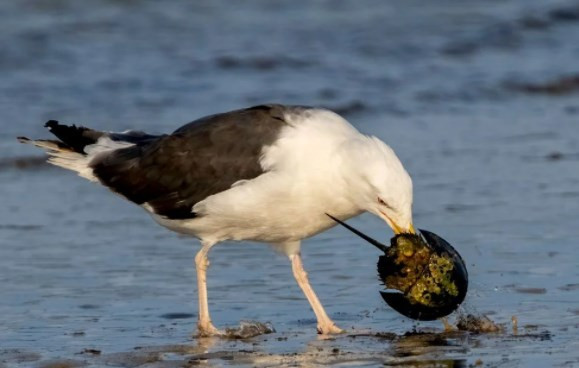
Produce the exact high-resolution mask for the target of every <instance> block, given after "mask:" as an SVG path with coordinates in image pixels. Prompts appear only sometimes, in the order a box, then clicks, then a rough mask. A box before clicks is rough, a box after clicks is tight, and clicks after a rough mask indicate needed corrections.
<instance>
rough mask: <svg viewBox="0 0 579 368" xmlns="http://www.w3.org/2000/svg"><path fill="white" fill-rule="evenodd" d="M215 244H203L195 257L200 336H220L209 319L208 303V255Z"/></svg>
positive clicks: (219, 332)
mask: <svg viewBox="0 0 579 368" xmlns="http://www.w3.org/2000/svg"><path fill="white" fill-rule="evenodd" d="M212 246H213V244H203V247H202V248H201V250H200V251H199V252H198V253H197V255H196V256H195V266H196V269H197V289H198V294H199V321H198V322H197V328H198V329H199V336H214V335H220V334H221V331H219V330H218V329H217V328H215V326H213V323H211V318H210V317H209V303H208V301H207V268H209V260H208V259H207V253H209V249H211V247H212Z"/></svg>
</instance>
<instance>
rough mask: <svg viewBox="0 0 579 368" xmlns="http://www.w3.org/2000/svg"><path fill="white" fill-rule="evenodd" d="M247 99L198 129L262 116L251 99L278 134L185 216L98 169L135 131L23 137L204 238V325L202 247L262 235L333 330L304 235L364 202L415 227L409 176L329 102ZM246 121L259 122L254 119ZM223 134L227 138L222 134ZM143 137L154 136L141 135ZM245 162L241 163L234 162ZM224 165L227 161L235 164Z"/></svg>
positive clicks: (203, 321) (208, 329)
mask: <svg viewBox="0 0 579 368" xmlns="http://www.w3.org/2000/svg"><path fill="white" fill-rule="evenodd" d="M252 109H253V110H252ZM252 109H247V110H238V111H234V112H231V113H227V115H226V114H224V115H216V116H214V117H209V118H206V120H207V119H208V120H209V122H208V123H205V127H204V128H203V129H209V130H210V132H211V134H214V135H215V139H216V140H219V136H218V135H216V134H217V133H216V132H218V129H217V127H218V126H219V124H221V125H223V124H224V122H225V121H226V120H227V119H230V118H232V119H235V117H236V116H238V117H239V119H241V118H244V119H258V117H259V119H262V120H263V119H265V118H264V117H263V115H256V117H255V118H253V115H247V114H250V113H251V114H254V112H253V111H254V110H256V109H258V110H259V111H260V114H262V110H263V111H265V113H266V114H267V115H265V116H266V117H267V118H268V119H269V118H275V119H276V120H280V121H283V124H281V125H280V127H279V129H278V130H277V131H276V134H275V139H273V140H271V141H270V142H268V144H263V145H262V146H261V150H260V152H259V154H258V156H257V157H256V159H258V162H259V167H260V168H261V173H260V174H259V175H256V176H255V177H240V178H239V179H238V180H235V182H233V183H231V184H230V185H228V186H227V187H226V188H224V190H220V191H217V192H215V193H212V194H211V195H208V196H206V197H205V198H203V199H202V200H200V201H198V202H196V203H194V204H193V205H192V207H191V208H190V211H191V213H193V214H194V216H191V217H189V218H183V217H186V216H179V217H180V218H171V216H167V215H166V212H161V211H160V210H159V206H158V205H157V203H156V202H154V201H153V200H151V201H144V202H143V203H139V202H138V201H136V200H134V199H132V198H131V193H125V192H122V190H118V189H117V187H115V185H114V183H112V182H111V181H107V179H106V178H104V177H102V175H101V176H99V175H100V174H99V173H100V172H99V171H97V169H98V166H97V165H99V164H100V162H106V161H107V155H111V152H113V153H114V152H115V151H116V150H119V149H120V150H122V149H124V148H128V147H131V146H132V145H137V146H138V145H144V144H145V143H142V142H139V141H138V140H137V141H134V140H133V141H130V142H126V141H124V140H123V139H119V138H118V137H117V139H115V140H113V139H111V138H110V137H109V136H107V135H102V136H100V137H98V138H97V139H96V140H95V142H94V143H93V144H89V145H86V146H85V147H84V148H83V152H80V153H78V152H73V151H67V150H63V149H62V147H58V146H50V145H47V143H46V142H49V141H27V142H33V143H35V144H36V145H38V146H40V147H43V148H46V149H48V150H49V154H51V155H52V158H51V159H50V160H49V162H51V163H53V164H56V165H58V166H62V167H65V168H68V169H71V170H74V171H77V172H78V173H79V174H80V175H81V176H83V177H85V178H87V179H89V180H99V181H101V183H103V184H105V185H107V186H109V187H111V188H112V189H113V190H115V191H118V192H120V193H121V194H123V195H125V196H126V197H127V198H129V199H131V200H133V201H135V202H137V203H139V204H140V205H141V206H142V207H143V208H145V209H146V210H147V211H148V212H149V213H150V214H151V215H152V216H153V218H154V219H155V220H156V221H157V222H158V223H160V224H161V225H163V226H165V227H167V228H169V229H171V230H173V231H177V232H180V233H184V234H190V235H194V236H196V237H197V238H199V239H200V240H201V243H202V245H203V247H202V249H201V250H200V251H199V253H198V255H197V257H196V264H197V273H198V286H199V312H200V315H199V329H200V333H201V334H207V335H210V334H219V333H220V332H219V330H217V329H216V328H215V327H214V326H213V324H212V323H211V320H210V317H209V308H208V303H207V291H206V269H207V267H208V261H207V253H208V252H209V249H210V248H211V247H212V246H214V245H215V244H217V243H218V242H221V241H224V240H253V241H260V242H265V243H269V244H271V245H273V246H275V248H276V249H278V250H280V251H282V252H284V253H285V254H287V255H288V257H289V258H290V260H291V262H292V269H293V271H294V275H295V277H296V279H297V281H298V283H299V285H300V286H301V288H302V290H303V291H304V293H305V294H306V297H307V298H308V300H309V301H310V304H311V305H312V308H313V310H314V312H315V314H316V316H317V318H318V330H319V332H321V333H335V332H339V331H340V329H338V328H337V327H336V326H335V325H334V323H333V322H332V321H331V319H330V318H329V317H328V316H327V315H326V313H325V311H324V309H323V307H322V306H321V303H320V302H319V300H318V299H317V297H316V295H315V294H314V292H313V289H312V288H311V287H310V285H309V282H308V280H307V276H306V273H305V271H304V270H303V266H302V263H301V257H300V246H301V240H303V239H305V238H308V237H311V236H313V235H315V234H318V233H320V232H322V231H324V230H326V229H328V228H330V227H332V226H334V225H335V222H334V221H333V220H331V219H330V218H329V217H328V216H327V215H326V214H331V215H332V216H334V217H336V218H340V219H347V218H350V217H353V216H356V215H358V214H360V213H362V212H364V211H368V212H371V213H373V214H375V215H377V216H379V217H381V218H382V219H384V220H385V221H386V222H387V223H388V224H389V225H390V227H392V229H393V230H394V231H395V232H396V233H399V232H403V231H404V232H414V228H413V226H412V182H411V179H410V176H409V175H408V173H407V172H406V170H405V169H404V167H403V166H402V164H401V163H400V161H399V159H398V158H397V157H396V155H395V153H394V152H393V150H392V149H391V148H390V147H389V146H387V145H386V144H385V143H384V142H382V141H381V140H379V139H378V138H376V137H372V136H366V135H363V134H361V133H360V132H358V130H356V129H355V128H354V127H353V126H352V125H350V124H349V123H348V122H347V121H346V120H345V119H344V118H342V117H341V116H339V115H338V114H336V113H334V112H331V111H329V110H325V109H315V108H298V107H286V106H281V105H270V106H263V107H261V106H260V107H255V108H252ZM268 109H269V110H268ZM235 114H238V115H235ZM243 114H245V115H243ZM248 116H249V117H248ZM211 119H213V120H211ZM200 121H203V120H200ZM253 123H255V124H258V123H259V124H265V123H263V122H257V121H253ZM211 124H213V126H215V127H216V128H215V129H214V130H211V129H212V126H211ZM269 124H271V123H269ZM196 127H197V128H196ZM199 127H201V125H200V124H199V123H198V124H197V125H195V124H193V125H192V126H191V127H187V129H189V130H191V131H193V130H194V129H198V130H199V129H201V128H199ZM83 129H84V128H83ZM220 129H221V128H220ZM255 129H257V128H255ZM53 132H54V131H53ZM177 132H178V131H177ZM83 134H86V133H83ZM174 134H176V133H174ZM221 134H223V137H224V139H225V137H226V136H225V134H224V133H221ZM248 134H249V133H248ZM57 136H58V134H57ZM111 137H112V136H111ZM113 138H114V137H113ZM244 138H245V137H238V139H239V141H237V142H233V141H232V142H231V143H230V144H231V145H234V144H235V145H243V144H244V141H243V140H244ZM252 138H254V139H255V138H256V137H255V136H254V137H252ZM61 139H62V138H61ZM159 139H163V138H162V137H161V138H159ZM192 139H193V138H191V140H192ZM195 139H196V138H195ZM127 140H128V139H127ZM63 141H64V143H67V142H66V140H64V139H63ZM146 144H151V143H149V141H147V142H146ZM139 147H140V146H139ZM193 151H194V150H193ZM183 152H184V153H183V155H187V154H188V155H190V156H185V157H180V158H179V159H181V160H187V159H191V160H194V159H195V156H194V152H190V151H185V150H184V151H183ZM159 154H161V153H159ZM216 154H217V153H216ZM111 157H114V156H111ZM131 157H132V156H131ZM138 158H139V157H137V158H134V157H133V158H132V159H133V160H135V159H138ZM168 159H171V158H168ZM135 162H136V161H135ZM232 162H233V161H232ZM244 164H247V163H244V162H242V161H239V162H237V163H232V165H244ZM131 165H134V163H131ZM224 167H225V168H224V169H223V170H227V166H226V165H225V166H224ZM93 169H94V170H95V171H94V172H93ZM230 169H232V170H233V167H230ZM143 170H144V169H143ZM155 170H162V169H159V168H155ZM225 172H226V171H224V173H225ZM115 175H121V178H120V179H116V180H117V181H119V180H122V173H120V174H119V173H116V174H115ZM160 180H162V179H160ZM155 198H156V197H155ZM187 200H188V197H182V198H181V199H180V202H179V199H176V200H175V204H174V205H175V206H179V205H183V203H187V202H186V201H187Z"/></svg>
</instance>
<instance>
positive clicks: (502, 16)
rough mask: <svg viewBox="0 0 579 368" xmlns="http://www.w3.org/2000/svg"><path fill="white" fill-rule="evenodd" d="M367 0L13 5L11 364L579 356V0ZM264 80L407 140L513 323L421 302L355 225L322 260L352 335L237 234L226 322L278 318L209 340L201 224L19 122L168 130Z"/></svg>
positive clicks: (485, 362) (5, 160)
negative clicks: (68, 165) (382, 266)
mask: <svg viewBox="0 0 579 368" xmlns="http://www.w3.org/2000/svg"><path fill="white" fill-rule="evenodd" d="M356 4H357V3H354V2H352V3H334V2H325V1H320V2H314V3H310V2H305V1H304V2H300V1H297V2H296V1H292V2H280V3H277V4H276V5H275V6H274V5H272V4H270V3H269V2H266V1H256V2H254V3H252V4H250V5H243V6H242V5H236V6H232V5H230V3H229V2H225V1H212V2H194V3H190V2H186V1H174V2H171V3H170V4H169V3H167V4H163V5H161V4H160V3H158V2H152V1H141V0H137V1H131V2H124V1H104V0H95V1H93V2H90V3H85V2H83V4H80V3H78V2H74V1H67V0H64V1H56V2H50V1H41V0H37V1H22V2H2V3H1V4H0V17H1V18H2V22H0V44H1V46H2V50H3V53H2V57H1V58H0V73H2V74H1V75H2V83H0V94H1V96H2V98H1V99H0V108H1V111H2V120H1V121H2V122H1V123H0V124H1V127H2V129H1V130H0V152H1V155H0V193H1V197H0V198H1V199H2V206H0V367H4V366H5V367H73V366H80V367H100V366H105V365H106V366H112V367H187V366H197V365H207V366H264V367H265V366H280V367H283V366H292V365H293V366H324V365H326V366H346V365H348V366H384V365H386V366H414V367H441V366H442V367H469V366H490V367H546V366H559V367H574V366H578V365H579V355H578V354H577V351H579V338H578V337H579V309H578V305H579V293H578V292H577V291H578V290H579V286H578V285H579V284H578V282H577V280H579V268H578V267H577V260H578V259H579V255H578V249H579V248H578V247H577V239H579V228H578V227H577V214H578V213H579V201H578V199H579V190H578V189H577V188H578V185H579V127H578V125H577V121H578V118H579V102H578V101H579V100H578V99H577V96H578V95H577V93H578V92H577V83H576V76H577V75H578V73H579V68H578V66H577V62H576V61H577V60H579V49H578V48H577V44H579V17H577V16H576V15H577V14H579V10H578V9H579V4H578V3H577V2H575V1H559V0H557V1H551V2H548V3H547V2H544V1H538V0H524V1H523V0H513V1H508V2H493V3H489V2H486V1H471V2H469V3H468V4H461V5H457V3H456V2H451V1H442V2H437V3H436V4H435V3H428V4H426V3H421V4H418V3H416V4H414V3H412V2H389V3H383V2H372V3H371V4H370V5H368V6H366V7H361V6H358V5H356ZM263 102H283V103H290V104H311V105H322V106H328V107H332V108H334V109H335V110H337V111H339V112H341V113H343V114H344V115H345V116H346V117H347V118H348V119H349V120H350V121H352V122H353V123H354V124H355V125H356V126H357V127H359V128H360V129H361V130H363V131H365V132H367V133H370V134H374V135H377V136H379V137H381V138H383V139H384V140H385V141H387V142H388V143H390V144H391V146H392V147H393V148H394V149H395V151H396V152H397V153H398V155H399V156H400V158H401V160H402V161H403V162H404V164H405V166H406V167H407V168H408V170H409V172H410V174H411V175H412V177H413V179H414V190H415V201H414V203H415V205H414V217H415V224H416V225H417V227H419V228H423V229H426V230H431V231H434V232H436V233H437V234H440V235H441V236H443V237H444V238H445V239H447V240H449V241H450V242H451V243H452V244H453V245H454V246H455V247H456V248H457V250H458V251H459V252H460V253H461V255H462V256H463V258H464V259H465V260H466V262H467V266H468V268H469V278H470V281H471V285H470V288H469V295H468V296H467V301H466V303H465V305H464V308H463V310H462V311H461V313H463V314H465V315H466V314H469V313H470V314H474V315H477V316H478V315H483V314H484V315H487V316H488V317H489V318H490V319H492V320H493V321H495V322H496V323H498V324H500V325H503V326H504V327H503V329H502V330H501V331H500V332H495V333H476V332H471V331H453V332H446V333H445V332H444V327H443V325H442V324H441V323H440V322H428V323H425V322H424V323H416V322H414V321H411V320H408V319H405V318H404V317H402V316H400V315H398V314H397V313H395V312H394V311H392V310H391V309H389V308H387V306H386V305H385V304H384V302H383V301H382V299H381V297H380V295H379V291H380V290H381V285H380V284H379V282H378V279H377V274H376V270H375V267H376V262H377V259H378V254H377V252H376V251H375V250H374V249H372V247H371V246H369V245H367V244H363V243H361V242H360V241H359V240H358V239H356V238H354V237H353V236H352V235H351V234H349V233H347V232H346V231H344V230H342V229H338V228H335V229H332V230H330V231H328V232H326V233H323V234H320V235H319V236H317V237H315V238H313V239H310V240H307V241H306V242H305V244H304V246H303V254H304V263H305V267H306V269H307V270H308V272H309V275H310V277H311V282H312V285H313V286H314V288H315V289H316V291H317V292H318V294H319V296H320V299H321V300H322V302H323V303H324V305H325V306H326V308H327V310H328V313H329V314H330V315H331V316H332V317H333V318H334V319H335V321H336V323H337V324H338V325H339V326H341V327H342V328H345V329H346V330H347V331H348V334H346V335H342V336H337V337H332V338H328V339H323V338H321V337H319V336H318V335H316V333H315V320H314V316H313V313H312V312H311V311H310V309H309V307H308V304H307V301H306V300H305V298H304V297H303V295H302V294H301V291H300V290H299V288H298V287H297V285H296V284H295V282H294V280H293V279H292V274H291V269H290V266H289V263H288V262H287V260H286V259H285V258H284V257H282V256H280V255H277V254H276V253H274V252H273V251H272V250H271V249H268V247H267V246H263V245H260V244H248V243H228V244H223V245H220V246H218V247H216V248H214V250H212V253H211V255H210V258H211V262H212V265H211V269H210V270H209V279H208V281H209V297H210V299H209V300H210V307H211V312H212V317H213V320H214V322H215V323H216V325H217V326H219V327H226V326H237V325H238V324H239V321H241V320H257V321H261V322H271V324H272V325H273V326H274V328H275V330H276V332H275V333H272V334H268V335H263V336H258V337H254V338H252V339H246V340H215V339H197V338H194V337H192V336H193V334H194V333H195V322H196V317H197V315H196V313H197V299H196V298H197V297H196V292H195V281H194V280H195V278H194V267H193V257H194V254H195V251H196V249H197V247H198V244H197V242H196V241H195V240H194V239H190V238H183V237H179V236H177V235H175V234H172V233H170V232H169V231H167V230H165V229H163V228H161V227H159V226H157V225H155V224H154V223H153V221H152V220H151V219H150V218H149V217H148V216H147V215H146V214H145V213H144V212H142V210H140V209H139V208H137V207H136V206H134V205H132V204H130V203H127V202H124V201H122V200H121V199H119V198H118V197H116V196H114V195H111V194H110V193H108V192H107V191H106V190H105V189H103V188H99V187H97V186H95V185H94V184H91V183H88V182H86V181H83V180H82V179H80V178H78V177H76V176H75V175H74V174H72V173H69V172H65V171H63V170H59V169H58V168H53V167H49V166H48V165H44V164H42V159H41V156H40V154H39V152H37V151H34V150H33V149H32V148H31V147H27V146H24V145H20V144H18V143H17V141H16V139H15V137H17V136H22V135H26V136H30V137H41V136H46V134H47V132H46V131H45V129H44V128H43V127H42V125H43V124H44V122H45V121H46V120H49V119H59V120H61V121H63V122H67V123H76V124H86V125H89V126H93V127H95V128H99V129H103V130H117V131H120V130H125V129H129V128H138V129H142V130H146V131H149V132H151V133H160V132H166V131H172V130H174V129H175V128H177V127H178V126H180V125H181V124H183V123H186V122H188V121H190V120H193V119H195V118H197V117H200V116H203V115H206V114H210V113H215V112H219V111H224V110H227V109H234V108H239V107H243V106H247V105H251V104H258V103H263ZM352 224H353V225H355V226H356V227H358V228H360V229H361V230H363V231H365V232H367V233H368V234H369V235H371V236H373V237H375V238H377V239H380V240H381V241H383V242H388V239H389V238H390V237H391V235H392V234H391V232H390V230H388V229H387V227H386V226H385V225H384V224H383V223H381V222H380V220H378V219H375V218H373V217H371V216H367V215H363V216H361V217H359V218H357V219H354V220H352ZM513 316H515V317H516V320H517V328H516V329H513V325H512V317H513ZM456 319H457V316H452V317H451V322H452V323H455V322H456Z"/></svg>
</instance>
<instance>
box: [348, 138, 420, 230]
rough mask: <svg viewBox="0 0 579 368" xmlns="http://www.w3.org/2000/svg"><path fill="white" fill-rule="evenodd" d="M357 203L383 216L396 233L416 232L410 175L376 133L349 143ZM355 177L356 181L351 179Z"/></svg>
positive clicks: (362, 207)
mask: <svg viewBox="0 0 579 368" xmlns="http://www.w3.org/2000/svg"><path fill="white" fill-rule="evenodd" d="M349 146H350V147H349V148H351V149H348V151H349V154H350V156H349V157H350V164H351V165H353V166H354V167H352V168H351V169H352V172H355V173H357V175H354V177H352V178H351V181H350V184H351V185H355V186H356V191H355V192H356V193H357V194H356V195H355V198H352V199H353V200H354V201H355V202H356V204H357V205H358V206H359V207H360V208H361V209H362V210H365V211H367V212H370V213H373V214H374V215H376V216H378V217H380V218H382V219H383V220H384V221H385V222H386V223H387V224H388V225H389V226H390V227H391V228H392V230H393V231H394V233H395V234H401V233H411V234H414V233H416V231H415V229H414V226H413V224H412V179H411V178H410V175H408V172H406V169H404V166H402V163H401V162H400V160H399V159H398V157H397V156H396V154H395V153H394V151H393V150H392V149H391V148H390V147H389V146H388V145H386V144H385V143H384V142H382V141H381V140H379V139H378V138H376V137H365V139H363V140H360V141H356V142H351V143H350V144H349ZM354 180H355V181H356V182H355V183H354V182H353V181H354Z"/></svg>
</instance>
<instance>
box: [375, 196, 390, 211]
mask: <svg viewBox="0 0 579 368" xmlns="http://www.w3.org/2000/svg"><path fill="white" fill-rule="evenodd" d="M378 203H380V204H381V205H382V206H384V207H386V208H389V209H392V206H390V205H389V204H388V203H386V202H384V200H383V199H382V198H380V197H378Z"/></svg>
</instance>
